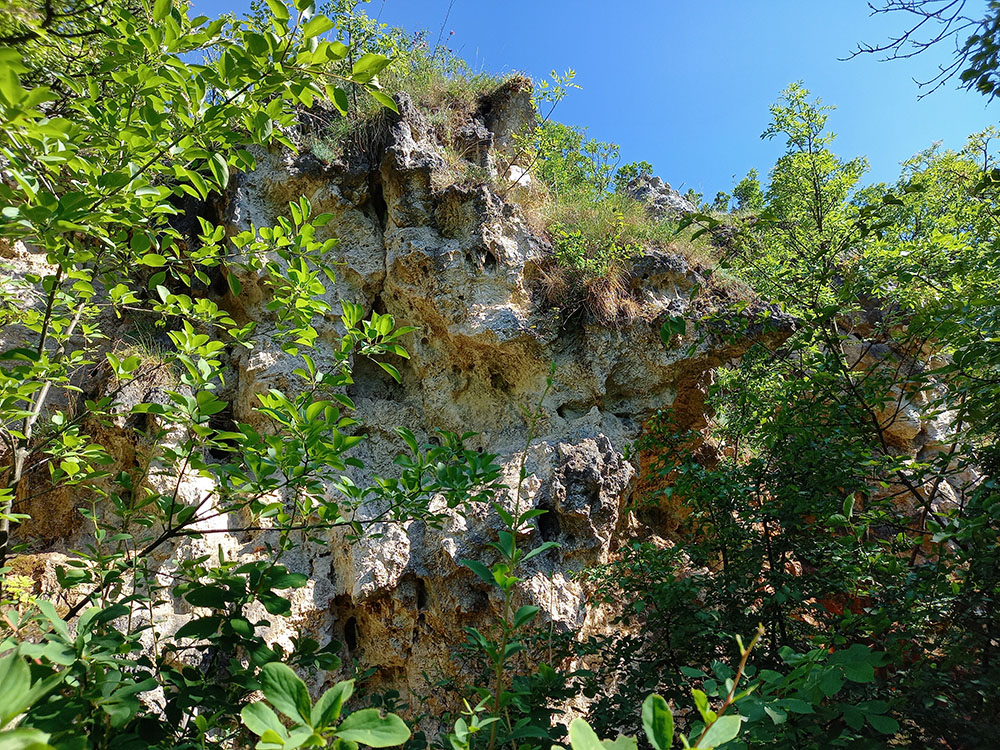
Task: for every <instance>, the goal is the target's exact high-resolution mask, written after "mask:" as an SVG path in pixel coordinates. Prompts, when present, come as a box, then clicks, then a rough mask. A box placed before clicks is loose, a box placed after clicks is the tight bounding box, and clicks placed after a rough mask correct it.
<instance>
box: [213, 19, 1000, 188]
mask: <svg viewBox="0 0 1000 750" xmlns="http://www.w3.org/2000/svg"><path fill="white" fill-rule="evenodd" d="M194 4H195V6H194V10H195V11H196V12H199V13H204V14H207V15H214V14H217V13H221V12H226V11H234V12H237V13H242V12H244V11H245V8H246V5H247V2H246V0H194ZM449 4H451V6H452V7H451V12H450V14H449V16H448V19H447V21H446V22H445V16H446V13H447V12H448V8H449ZM977 4H982V5H985V0H971V2H970V5H971V6H973V8H972V10H975V6H976V5H977ZM361 7H366V6H365V4H364V3H362V4H361ZM367 10H368V12H369V13H370V15H373V16H379V17H380V18H381V20H382V21H383V22H386V23H388V24H390V25H394V26H402V27H403V28H405V29H408V30H411V31H413V30H417V29H424V28H425V29H430V30H431V31H432V33H431V38H432V39H434V38H436V37H437V35H438V31H439V29H440V28H441V27H442V24H444V38H445V39H447V40H449V41H450V45H451V46H452V47H453V48H454V50H455V51H456V52H459V53H460V54H461V55H462V56H463V57H464V58H465V59H466V60H468V61H469V63H470V64H471V65H472V66H474V67H475V68H477V69H478V68H482V69H485V70H488V71H492V72H505V71H511V70H517V71H523V72H525V73H527V74H528V75H530V76H532V77H534V78H539V77H545V76H547V75H548V73H549V71H550V70H552V69H556V70H558V71H560V72H562V71H564V70H565V69H566V68H574V69H575V70H576V72H577V82H578V83H579V84H580V85H581V86H582V87H583V89H582V90H581V91H574V92H572V93H571V94H570V96H569V97H568V98H567V99H566V100H564V101H563V102H562V103H561V104H560V105H559V107H558V109H557V110H556V113H555V114H554V115H553V117H554V118H555V119H558V120H561V121H562V122H566V123H570V124H575V125H584V126H586V127H587V128H588V131H589V134H590V135H591V136H593V137H596V138H599V139H600V140H605V141H613V142H614V143H617V144H619V145H620V146H621V151H622V161H623V163H624V162H628V161H636V160H640V159H645V160H647V161H649V162H651V163H652V164H653V166H654V168H655V171H656V173H657V174H659V175H661V176H662V177H663V178H664V179H665V180H666V181H668V182H670V183H671V184H673V185H674V186H675V187H680V186H682V185H683V187H684V189H687V188H688V187H693V188H694V189H696V190H698V191H699V192H703V193H705V195H706V197H708V198H711V197H712V196H714V195H715V192H716V191H717V190H728V189H729V188H731V186H732V184H733V182H734V180H733V177H734V176H736V178H737V179H739V177H741V176H742V175H743V174H745V173H746V171H747V170H748V169H750V168H751V167H756V168H757V169H758V170H760V171H761V173H762V174H766V172H767V170H768V169H769V168H770V166H771V165H772V164H773V163H774V160H775V158H776V156H777V155H778V154H779V153H780V150H781V146H782V145H783V144H778V143H774V142H772V143H768V142H765V141H761V140H760V137H759V136H760V133H761V132H762V131H763V130H764V128H765V127H766V126H767V123H768V106H769V105H770V104H771V103H772V102H773V101H774V100H775V99H776V97H777V95H778V93H779V92H780V91H781V89H782V88H784V87H785V86H786V85H787V84H788V83H790V82H792V81H795V80H799V79H801V80H803V81H804V82H805V84H806V86H807V87H808V88H810V89H811V90H812V92H813V94H814V95H817V96H820V97H822V99H823V100H824V101H825V102H826V103H828V104H835V105H836V106H837V111H836V112H834V113H833V116H832V117H831V126H832V129H833V130H834V131H835V132H837V133H838V134H839V137H838V139H837V141H836V144H835V150H836V151H837V152H838V153H840V154H841V155H843V156H846V157H853V156H857V155H865V156H867V157H868V159H869V161H870V162H871V168H872V169H871V173H870V175H869V178H868V179H869V180H892V179H894V178H895V177H896V176H897V175H898V172H899V162H900V161H902V160H904V159H906V158H908V157H909V156H911V155H912V154H914V153H916V152H917V151H919V150H921V149H923V148H926V147H927V146H930V145H931V144H932V143H933V142H934V141H938V140H941V141H943V142H944V144H945V145H946V146H949V147H960V146H961V145H962V144H963V143H964V140H965V137H966V136H967V135H968V134H969V133H971V132H975V131H977V130H981V129H982V128H984V127H986V126H988V125H991V124H993V123H994V122H995V121H996V119H997V114H998V112H1000V102H997V103H996V104H994V105H987V101H986V99H985V98H984V97H982V96H980V95H978V94H974V93H970V92H966V91H959V90H956V87H955V85H954V84H952V85H950V86H949V87H948V88H947V89H941V90H939V91H937V92H936V93H934V94H931V95H930V96H928V97H925V98H924V99H922V100H918V95H919V93H920V91H919V90H918V88H917V86H916V84H915V83H914V82H913V80H912V79H913V78H926V77H929V76H930V75H932V74H933V73H934V72H935V66H936V65H937V64H938V63H940V62H942V61H945V60H947V59H950V58H948V55H949V53H950V52H951V50H952V49H953V48H952V47H948V46H947V43H945V44H943V45H939V49H932V50H931V51H930V52H928V53H926V54H925V55H924V56H922V57H918V58H915V59H913V60H909V61H897V62H891V63H882V62H879V61H878V59H877V58H875V57H874V56H870V55H866V56H862V57H860V58H856V59H854V60H849V61H846V62H841V61H839V60H838V58H842V57H845V56H847V54H848V53H849V52H850V51H851V49H852V48H853V47H854V46H855V45H856V44H857V42H858V41H861V40H865V41H879V40H883V39H885V38H886V37H887V36H888V35H889V34H890V33H892V32H893V31H899V29H900V27H901V23H902V22H903V21H904V20H905V19H904V18H902V17H895V18H890V17H885V16H879V17H874V18H871V17H869V15H868V14H869V10H868V8H867V5H866V3H865V1H864V0H828V2H820V1H819V0H633V2H629V3H625V2H619V3H609V2H607V0H371V2H370V3H368V4H367ZM449 31H454V32H455V33H454V34H453V35H449V33H448V32H449Z"/></svg>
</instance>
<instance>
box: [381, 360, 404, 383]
mask: <svg viewBox="0 0 1000 750" xmlns="http://www.w3.org/2000/svg"><path fill="white" fill-rule="evenodd" d="M378 366H379V367H381V368H382V369H383V370H385V371H386V372H387V373H389V374H390V375H391V376H392V379H393V380H395V381H396V382H397V383H402V382H403V376H402V375H400V374H399V370H397V369H396V368H395V367H393V366H392V365H390V364H389V363H388V362H379V363H378Z"/></svg>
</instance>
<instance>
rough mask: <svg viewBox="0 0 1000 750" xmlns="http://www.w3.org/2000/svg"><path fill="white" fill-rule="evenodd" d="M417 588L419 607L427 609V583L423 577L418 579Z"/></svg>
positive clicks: (419, 608)
mask: <svg viewBox="0 0 1000 750" xmlns="http://www.w3.org/2000/svg"><path fill="white" fill-rule="evenodd" d="M416 589H417V609H418V610H424V609H427V584H426V583H424V579H423V578H418V579H417V584H416Z"/></svg>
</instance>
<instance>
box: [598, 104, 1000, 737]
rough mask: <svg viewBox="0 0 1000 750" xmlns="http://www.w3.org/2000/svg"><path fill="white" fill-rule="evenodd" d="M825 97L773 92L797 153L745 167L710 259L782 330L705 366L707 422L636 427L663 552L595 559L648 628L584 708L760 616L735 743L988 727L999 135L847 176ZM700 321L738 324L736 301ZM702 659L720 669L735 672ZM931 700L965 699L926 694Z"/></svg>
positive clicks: (605, 704) (704, 656) (703, 653)
mask: <svg viewBox="0 0 1000 750" xmlns="http://www.w3.org/2000/svg"><path fill="white" fill-rule="evenodd" d="M828 113H829V108H825V107H823V106H821V104H820V103H819V102H813V101H810V100H809V97H808V93H807V92H806V91H805V90H804V89H803V88H802V87H801V86H800V85H793V86H792V87H790V88H789V89H788V90H786V92H784V94H783V96H782V99H781V100H780V101H779V103H778V104H777V105H775V107H773V108H772V115H773V118H774V121H773V123H772V125H771V127H770V128H768V130H767V131H766V132H765V137H779V136H781V137H784V138H785V139H786V143H787V152H786V154H785V155H783V156H782V157H780V158H779V160H778V163H777V164H776V166H775V167H774V169H773V170H772V172H771V180H770V184H769V185H768V186H767V190H766V191H763V194H762V195H761V191H760V190H759V189H758V188H757V186H756V185H755V183H756V180H755V176H754V175H749V176H748V178H747V180H745V181H744V182H743V183H741V185H742V188H741V189H740V194H742V195H744V196H746V200H745V202H744V206H743V211H744V212H745V214H746V215H744V216H742V217H740V216H737V217H735V218H734V219H733V220H731V222H730V226H729V230H728V235H727V236H728V239H727V242H726V243H725V244H724V245H723V250H724V252H725V256H724V258H723V260H722V265H724V266H726V267H728V268H729V269H730V270H731V271H732V272H734V273H736V274H738V275H739V276H741V277H742V278H743V279H745V280H746V281H748V282H749V283H750V284H751V285H752V286H753V287H754V288H755V290H756V291H757V293H758V294H760V295H761V296H762V297H763V298H764V299H765V300H767V301H769V302H771V303H772V304H774V305H776V306H779V307H780V308H782V309H784V310H786V311H788V312H791V313H793V314H794V316H795V317H794V327H789V328H788V329H786V331H785V333H784V334H783V335H781V336H780V338H779V339H778V340H779V341H780V344H777V345H775V344H774V343H773V342H772V343H769V344H768V345H767V346H765V345H764V344H763V343H760V344H758V345H756V346H753V347H751V348H750V349H748V350H745V352H744V353H743V355H742V357H741V358H740V360H739V361H738V362H735V363H733V364H732V365H730V366H729V367H724V368H721V369H720V370H718V371H716V373H715V375H714V382H713V384H712V386H711V387H710V389H709V394H708V395H709V399H708V402H709V407H710V409H711V413H712V414H713V418H712V420H711V424H710V426H709V429H708V430H707V431H706V432H705V433H704V434H699V433H693V432H690V431H687V430H684V429H679V428H677V427H675V426H673V425H672V423H671V417H670V415H669V414H664V415H662V416H661V420H660V421H659V422H658V423H657V424H654V425H652V429H650V431H649V432H648V434H647V436H646V438H645V439H644V442H643V443H642V444H641V445H640V447H641V449H642V450H644V451H650V452H651V453H650V454H649V455H652V456H658V457H659V458H657V459H656V460H654V462H653V466H654V467H656V469H655V470H656V473H658V474H659V476H660V477H662V478H663V486H662V488H661V489H660V490H659V491H658V492H657V493H656V494H655V495H653V496H650V497H648V498H646V502H645V505H644V509H641V510H640V511H639V512H640V513H644V514H649V516H650V517H651V518H659V519H661V522H662V521H663V520H664V519H667V520H668V522H669V523H671V524H672V527H669V528H672V535H673V537H674V540H675V543H677V547H675V548H673V549H658V548H655V547H653V546H651V545H650V546H644V545H635V546H633V547H632V548H631V549H630V550H629V551H628V554H626V555H625V556H623V559H622V560H621V561H619V562H617V563H615V564H614V565H613V566H612V567H611V568H609V569H607V570H606V571H604V572H603V573H600V572H599V573H597V575H598V576H599V580H600V581H601V584H600V585H601V587H602V588H603V587H607V588H606V589H605V592H604V596H606V597H608V598H609V599H611V600H614V601H622V600H624V601H626V602H632V603H633V605H634V606H633V608H632V612H627V611H626V620H627V621H628V622H632V623H641V624H642V628H643V630H642V631H641V632H642V633H643V636H642V638H636V639H626V641H625V643H622V644H615V645H614V646H612V647H610V648H608V649H607V650H606V652H605V656H604V659H605V662H604V663H605V665H606V668H607V669H609V670H610V671H611V672H612V674H617V679H618V681H619V685H621V686H622V687H621V688H619V689H618V690H617V691H610V692H608V693H607V694H605V695H603V696H599V697H598V702H597V703H596V705H595V712H596V714H597V715H600V716H602V717H603V716H605V715H606V716H608V721H609V722H618V723H619V725H621V722H622V721H623V717H624V716H626V713H627V709H628V707H629V706H630V705H634V704H635V702H636V700H637V698H638V696H637V695H636V692H637V690H641V689H643V688H645V689H646V690H648V689H658V690H661V691H663V693H664V695H667V696H668V697H676V696H677V695H678V694H679V692H680V686H679V685H678V684H677V682H676V681H672V680H671V679H670V678H669V675H670V674H671V673H672V672H671V671H670V670H671V669H675V668H677V667H678V666H679V667H680V668H681V669H683V670H687V669H689V667H688V665H690V664H694V663H699V662H702V663H703V662H705V661H708V660H710V659H711V656H712V654H713V653H716V652H717V651H718V648H719V645H718V638H719V637H720V636H721V635H722V634H724V633H726V632H730V633H731V632H733V630H735V631H737V632H738V631H739V630H741V629H743V630H745V629H746V628H747V627H749V626H750V625H751V624H752V623H753V622H755V621H763V622H764V623H765V625H766V626H767V631H768V636H767V637H766V638H765V641H764V644H763V654H762V655H761V659H760V660H761V661H762V662H763V663H764V664H765V665H766V666H767V667H768V668H769V669H764V670H762V671H761V672H760V673H759V674H758V675H757V676H756V678H757V679H758V680H759V682H760V688H759V689H758V690H757V691H756V692H755V694H754V695H753V696H752V697H751V698H749V699H747V700H746V701H745V702H744V703H743V704H742V705H741V707H740V711H741V714H743V715H744V716H746V717H747V718H748V721H749V720H750V719H752V720H753V721H751V722H749V723H748V725H747V737H748V742H751V740H754V741H758V742H760V743H765V744H766V743H770V744H775V745H779V746H782V745H783V746H795V747H829V746H837V745H849V746H852V747H853V746H859V747H864V746H871V747H882V746H884V744H885V742H886V740H885V739H884V736H885V735H892V736H894V737H895V740H894V741H897V742H899V741H902V742H912V743H915V744H919V745H921V746H923V745H925V744H933V743H935V742H936V743H940V744H948V745H949V746H954V747H960V746H975V745H977V743H978V744H980V745H982V744H983V743H988V742H989V740H988V739H987V738H986V736H985V735H984V734H982V733H980V732H979V730H978V729H976V727H977V726H979V725H980V724H981V723H982V722H983V721H986V718H985V717H986V716H988V715H989V709H988V708H987V705H988V701H987V700H986V699H985V693H984V686H985V685H986V684H988V683H990V682H991V681H995V680H996V675H995V667H994V664H995V663H996V662H995V653H994V651H995V643H994V642H993V640H991V639H990V638H989V637H987V636H985V634H986V633H987V632H991V630H992V626H991V625H988V624H986V622H985V621H983V620H980V619H979V617H981V616H983V615H985V614H986V610H984V609H979V608H980V607H983V606H984V605H985V602H987V601H994V597H995V596H996V592H997V591H998V588H997V587H998V585H1000V579H998V576H997V570H998V569H997V568H995V567H989V566H991V565H993V562H994V561H995V560H996V556H995V549H996V545H995V539H996V536H995V535H996V532H997V520H998V519H997V517H996V515H995V507H996V506H995V502H996V483H995V478H994V472H995V466H996V465H995V464H991V463H990V460H989V459H988V458H986V459H985V460H983V457H988V456H992V455H994V454H993V453H992V451H993V450H994V446H995V445H996V444H997V423H996V420H994V419H993V418H992V417H991V416H987V414H988V413H990V412H991V410H990V409H989V408H988V407H985V404H986V403H987V402H990V403H992V402H993V401H994V400H995V399H996V396H997V393H996V377H995V376H996V371H997V370H996V364H997V361H998V359H997V349H996V347H995V346H994V345H993V344H992V343H990V342H991V341H992V337H993V336H994V335H995V333H994V332H995V330H996V310H997V306H996V298H997V291H998V287H997V284H998V280H1000V273H998V266H997V257H998V256H997V251H996V248H997V245H996V234H995V228H994V226H992V221H991V220H990V219H989V218H988V217H990V216H993V215H995V210H996V208H995V207H996V198H997V193H996V188H995V184H994V182H993V178H992V174H993V172H992V170H993V165H992V164H993V162H992V156H991V155H990V151H989V149H988V144H989V134H986V135H984V136H977V137H975V138H973V140H972V141H971V142H970V146H969V147H968V149H966V151H964V152H962V153H959V154H955V153H949V152H940V151H939V150H936V149H932V150H930V151H928V152H926V153H923V154H920V155H918V156H917V157H915V158H914V159H912V160H911V161H910V162H908V163H907V164H906V165H905V166H904V172H903V176H902V177H901V179H900V181H899V182H898V183H897V184H896V185H893V186H872V187H869V188H864V189H859V188H858V187H857V183H858V178H859V176H860V174H861V173H862V171H863V162H862V161H861V160H854V161H844V160H842V159H840V158H839V157H838V156H836V154H834V153H833V152H832V151H831V150H830V146H831V143H832V138H833V136H832V135H831V134H830V133H829V132H828V131H827V130H826V125H827V116H828ZM754 196H756V197H754ZM758 200H759V201H760V203H759V204H758V205H756V206H754V203H755V202H756V201H758ZM751 201H753V202H751ZM751 207H753V208H751ZM690 223H692V224H701V226H702V228H703V229H704V230H706V231H713V230H717V229H718V228H719V226H720V224H721V221H720V220H719V219H717V218H715V217H711V216H707V215H702V216H698V217H693V218H692V219H691V220H690ZM714 323H715V324H716V325H717V326H719V327H721V328H723V329H724V330H728V331H729V332H731V333H732V334H735V335H736V336H737V337H742V336H745V335H746V334H745V332H746V331H747V328H746V325H747V324H745V323H740V322H734V320H733V318H732V316H718V317H717V320H715V321H714ZM716 330H718V328H716ZM765 330H766V329H765ZM974 330H975V331H976V333H973V331H974ZM974 338H975V339H976V340H977V343H973V339H974ZM736 340H737V339H733V341H734V343H735V341H736ZM908 408H909V409H914V408H919V411H920V413H921V417H920V419H921V420H922V421H923V422H924V423H925V424H926V423H928V422H929V421H930V420H933V419H935V418H937V417H939V416H940V415H943V414H951V415H954V417H955V421H952V422H951V423H950V425H951V426H950V427H949V428H948V431H947V435H946V436H944V435H941V436H938V437H937V438H934V439H931V438H928V442H927V443H926V448H925V449H924V450H919V451H914V450H913V449H912V448H907V447H906V442H905V440H907V439H904V438H901V437H900V435H899V432H898V427H899V420H901V418H902V417H901V414H902V413H903V411H904V410H905V409H908ZM911 413H912V412H911ZM918 429H919V427H918ZM918 439H922V438H918ZM911 451H912V452H911ZM914 454H915V455H914ZM987 529H989V531H987ZM990 534H992V535H993V536H992V541H991V542H987V541H986V537H987V536H989V535H990ZM959 540H960V541H959ZM973 549H975V550H976V551H975V552H973ZM978 555H982V556H983V561H984V562H985V565H986V566H987V567H981V566H980V565H979V563H978V561H977V560H975V559H974V556H978ZM985 606H987V608H988V606H989V605H985ZM974 613H975V614H974ZM958 622H962V623H963V624H962V625H960V626H959V625H957V623H958ZM654 633H655V635H654ZM973 633H975V635H972V634H973ZM654 648H655V650H654ZM637 650H638V653H639V654H640V657H639V658H638V659H636V658H635V657H634V653H635V652H636V651H637ZM789 668H790V669H791V671H790V672H787V673H786V674H785V675H784V676H783V677H780V678H779V677H778V671H777V670H779V669H782V670H786V669H789ZM713 671H714V672H715V674H714V676H712V677H709V678H706V683H707V682H708V681H711V682H713V684H714V685H715V686H716V687H717V685H718V682H719V681H720V680H722V679H724V676H723V675H724V674H725V672H724V670H713ZM685 674H687V672H685ZM959 675H961V676H959ZM689 676H692V677H696V675H694V674H691V675H689ZM597 679H598V681H599V683H601V684H607V682H608V681H609V678H607V677H603V678H600V677H599V678H597ZM633 685H638V686H643V687H642V688H637V687H632V686H633ZM625 686H628V687H625ZM901 686H903V687H901ZM705 692H706V693H707V694H711V690H710V689H709V688H707V687H706V688H705ZM782 701H785V703H782ZM945 704H950V705H961V706H963V717H964V718H963V719H956V720H954V721H953V720H952V718H951V717H950V716H947V717H942V716H940V715H939V714H938V712H937V710H936V708H932V707H939V706H942V705H945ZM946 713H947V712H946ZM765 717H769V719H765ZM932 717H933V718H932ZM972 717H978V718H975V719H974V718H972ZM752 744H753V743H752V742H751V745H752Z"/></svg>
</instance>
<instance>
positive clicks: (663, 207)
mask: <svg viewBox="0 0 1000 750" xmlns="http://www.w3.org/2000/svg"><path fill="white" fill-rule="evenodd" d="M625 190H626V192H627V193H628V194H629V195H631V196H632V197H633V198H635V199H636V200H637V201H639V202H640V203H643V204H645V205H646V208H647V209H648V210H649V212H650V213H651V214H653V215H654V216H656V217H657V218H660V219H672V218H677V217H679V216H684V215H685V214H693V213H697V212H698V207H697V206H696V205H694V204H693V203H692V202H691V201H689V200H688V199H687V198H685V197H684V196H683V195H681V194H680V193H678V192H677V191H676V190H674V189H673V188H672V187H670V183H667V182H664V181H663V180H661V179H660V178H659V177H652V176H650V175H639V176H638V177H636V178H634V179H633V180H631V181H630V182H629V183H628V185H627V186H626V188H625Z"/></svg>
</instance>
